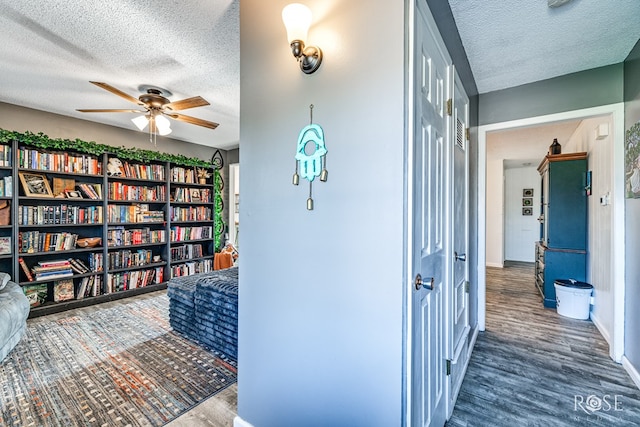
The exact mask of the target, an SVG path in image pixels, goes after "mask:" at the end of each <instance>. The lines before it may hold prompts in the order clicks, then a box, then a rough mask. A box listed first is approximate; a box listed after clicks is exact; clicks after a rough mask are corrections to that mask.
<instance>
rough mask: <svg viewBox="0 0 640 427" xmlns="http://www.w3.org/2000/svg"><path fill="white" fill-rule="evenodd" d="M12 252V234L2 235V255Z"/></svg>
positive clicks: (0, 242)
mask: <svg viewBox="0 0 640 427" xmlns="http://www.w3.org/2000/svg"><path fill="white" fill-rule="evenodd" d="M10 253H11V236H4V237H0V255H4V254H10Z"/></svg>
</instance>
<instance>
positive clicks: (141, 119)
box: [131, 116, 149, 130]
mask: <svg viewBox="0 0 640 427" xmlns="http://www.w3.org/2000/svg"><path fill="white" fill-rule="evenodd" d="M131 121H132V122H133V124H134V125H136V127H137V128H138V129H140V130H143V129H144V128H146V127H147V125H148V124H149V120H148V119H147V116H138V117H136V118H135V119H131Z"/></svg>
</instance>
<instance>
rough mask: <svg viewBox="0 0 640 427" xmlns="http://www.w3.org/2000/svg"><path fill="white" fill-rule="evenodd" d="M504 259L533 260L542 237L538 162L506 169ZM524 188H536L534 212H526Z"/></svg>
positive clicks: (532, 207) (534, 190)
mask: <svg viewBox="0 0 640 427" xmlns="http://www.w3.org/2000/svg"><path fill="white" fill-rule="evenodd" d="M504 177H505V180H504V181H505V185H504V217H505V222H504V259H505V260H506V261H523V262H534V260H535V250H534V248H535V242H536V241H538V240H540V223H539V222H538V216H539V215H540V174H539V173H538V169H537V164H536V166H529V167H519V168H509V169H505V171H504ZM525 188H531V189H533V205H532V206H530V207H531V209H532V211H533V212H532V215H523V214H522V208H523V201H522V199H523V195H522V190H523V189H525Z"/></svg>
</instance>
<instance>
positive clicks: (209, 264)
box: [171, 259, 213, 278]
mask: <svg viewBox="0 0 640 427" xmlns="http://www.w3.org/2000/svg"><path fill="white" fill-rule="evenodd" d="M210 271H213V260H211V259H203V260H199V261H191V262H185V263H184V264H177V265H173V266H171V277H172V278H173V277H181V276H191V275H193V274H198V273H208V272H210Z"/></svg>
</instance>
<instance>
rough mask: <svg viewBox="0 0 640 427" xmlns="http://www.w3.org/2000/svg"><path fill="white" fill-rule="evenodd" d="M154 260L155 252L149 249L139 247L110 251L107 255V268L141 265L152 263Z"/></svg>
mask: <svg viewBox="0 0 640 427" xmlns="http://www.w3.org/2000/svg"><path fill="white" fill-rule="evenodd" d="M152 260H153V252H152V251H151V250H149V249H138V250H137V251H131V250H129V249H124V250H120V251H115V252H109V254H108V256H107V268H108V269H112V268H128V267H139V266H143V265H147V264H151V262H152Z"/></svg>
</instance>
